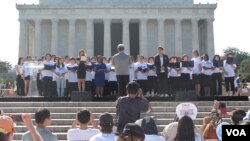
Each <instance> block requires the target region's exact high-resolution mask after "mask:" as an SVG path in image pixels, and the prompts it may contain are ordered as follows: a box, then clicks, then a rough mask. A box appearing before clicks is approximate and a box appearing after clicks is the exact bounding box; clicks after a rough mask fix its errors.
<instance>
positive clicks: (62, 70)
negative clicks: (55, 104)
mask: <svg viewBox="0 0 250 141" xmlns="http://www.w3.org/2000/svg"><path fill="white" fill-rule="evenodd" d="M63 62H64V61H63V59H62V58H60V57H58V59H57V62H56V75H57V78H56V87H57V95H58V96H64V88H65V82H66V80H65V74H66V72H67V71H66V67H65V65H64V63H63Z"/></svg>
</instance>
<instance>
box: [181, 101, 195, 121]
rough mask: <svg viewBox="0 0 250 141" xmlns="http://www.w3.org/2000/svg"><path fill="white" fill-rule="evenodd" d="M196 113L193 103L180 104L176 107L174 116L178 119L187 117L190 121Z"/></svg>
mask: <svg viewBox="0 0 250 141" xmlns="http://www.w3.org/2000/svg"><path fill="white" fill-rule="evenodd" d="M197 112H198V110H197V107H196V106H195V105H194V104H193V103H180V104H179V105H178V106H177V107H176V114H177V116H178V118H179V119H181V118H182V117H184V116H189V117H190V118H191V119H195V118H196V116H197Z"/></svg>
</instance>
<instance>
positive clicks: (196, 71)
mask: <svg viewBox="0 0 250 141" xmlns="http://www.w3.org/2000/svg"><path fill="white" fill-rule="evenodd" d="M191 61H194V67H193V73H194V74H200V73H201V71H200V68H199V66H200V65H201V59H200V57H197V58H192V59H191Z"/></svg>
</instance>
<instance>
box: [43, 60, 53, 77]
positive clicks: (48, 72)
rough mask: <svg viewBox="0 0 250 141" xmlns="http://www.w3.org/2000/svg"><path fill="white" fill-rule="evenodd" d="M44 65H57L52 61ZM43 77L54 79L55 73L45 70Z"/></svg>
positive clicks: (45, 62)
mask: <svg viewBox="0 0 250 141" xmlns="http://www.w3.org/2000/svg"><path fill="white" fill-rule="evenodd" d="M43 64H44V65H49V66H53V65H55V62H53V61H51V60H50V61H44V62H43ZM43 77H53V72H52V71H51V70H44V71H43Z"/></svg>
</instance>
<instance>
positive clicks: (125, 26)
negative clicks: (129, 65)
mask: <svg viewBox="0 0 250 141" xmlns="http://www.w3.org/2000/svg"><path fill="white" fill-rule="evenodd" d="M129 22H130V19H122V42H123V44H124V45H125V52H126V53H127V54H128V55H130V39H129V37H130V36H129Z"/></svg>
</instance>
